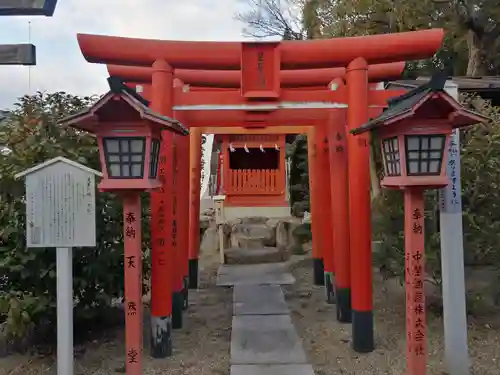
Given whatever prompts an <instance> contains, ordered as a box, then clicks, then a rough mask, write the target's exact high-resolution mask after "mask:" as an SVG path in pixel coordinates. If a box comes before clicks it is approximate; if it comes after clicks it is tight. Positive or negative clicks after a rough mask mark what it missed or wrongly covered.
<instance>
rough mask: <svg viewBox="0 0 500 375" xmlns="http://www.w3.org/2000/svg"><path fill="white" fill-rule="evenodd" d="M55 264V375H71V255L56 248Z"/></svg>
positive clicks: (69, 251)
mask: <svg viewBox="0 0 500 375" xmlns="http://www.w3.org/2000/svg"><path fill="white" fill-rule="evenodd" d="M56 264H57V375H73V254H72V248H71V247H58V248H57V252H56Z"/></svg>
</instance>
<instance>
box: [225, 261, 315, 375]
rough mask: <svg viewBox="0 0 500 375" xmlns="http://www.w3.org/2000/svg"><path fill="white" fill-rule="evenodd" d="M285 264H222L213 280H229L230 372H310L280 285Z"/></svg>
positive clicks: (286, 278) (286, 280)
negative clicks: (230, 296) (230, 311)
mask: <svg viewBox="0 0 500 375" xmlns="http://www.w3.org/2000/svg"><path fill="white" fill-rule="evenodd" d="M294 281H295V280H294V278H293V276H292V275H291V274H290V273H288V272H286V270H285V267H284V264H282V263H277V264H259V265H244V266H236V265H235V266H226V265H224V266H221V268H220V269H219V275H218V281H217V284H218V285H225V286H228V285H234V291H233V323H232V332H231V375H314V371H313V368H312V366H311V365H310V364H308V363H307V358H306V355H305V352H304V349H303V348H302V342H301V340H300V338H299V336H298V334H297V331H296V330H295V327H294V326H293V323H292V319H291V317H290V311H289V309H288V305H287V303H286V301H285V297H284V295H283V291H282V290H281V287H280V285H279V284H291V283H293V282H294Z"/></svg>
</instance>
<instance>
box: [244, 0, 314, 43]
mask: <svg viewBox="0 0 500 375" xmlns="http://www.w3.org/2000/svg"><path fill="white" fill-rule="evenodd" d="M244 1H245V3H246V4H247V6H248V8H249V9H248V11H245V12H241V13H238V14H237V15H236V17H235V18H236V19H237V20H238V21H241V22H243V23H244V24H245V25H246V27H245V28H244V29H243V34H244V35H245V36H250V37H254V38H266V37H270V36H280V37H284V36H287V37H288V39H303V35H304V31H303V28H302V27H301V18H300V12H297V10H298V7H297V5H298V1H297V0H244Z"/></svg>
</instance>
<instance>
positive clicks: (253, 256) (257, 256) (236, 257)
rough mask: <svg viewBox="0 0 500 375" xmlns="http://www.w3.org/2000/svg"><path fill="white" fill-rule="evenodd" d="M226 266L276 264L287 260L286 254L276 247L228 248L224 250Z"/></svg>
mask: <svg viewBox="0 0 500 375" xmlns="http://www.w3.org/2000/svg"><path fill="white" fill-rule="evenodd" d="M224 255H225V263H226V264H259V263H277V262H284V261H286V260H288V257H289V255H288V253H287V252H285V251H283V250H279V249H278V248H276V247H261V248H258V249H241V248H230V249H226V250H224Z"/></svg>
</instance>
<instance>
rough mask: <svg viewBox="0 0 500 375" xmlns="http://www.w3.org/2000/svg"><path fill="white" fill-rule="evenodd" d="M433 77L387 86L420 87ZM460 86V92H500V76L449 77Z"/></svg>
mask: <svg viewBox="0 0 500 375" xmlns="http://www.w3.org/2000/svg"><path fill="white" fill-rule="evenodd" d="M430 79H431V77H418V78H417V79H402V80H397V81H391V82H388V83H387V84H386V87H387V86H399V87H407V88H409V89H412V88H415V87H418V86H420V85H422V84H424V83H427V82H429V80H430ZM449 79H451V80H453V82H454V83H456V84H457V85H458V90H459V91H462V92H479V91H481V92H485V91H500V76H484V77H465V76H457V77H449Z"/></svg>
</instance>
